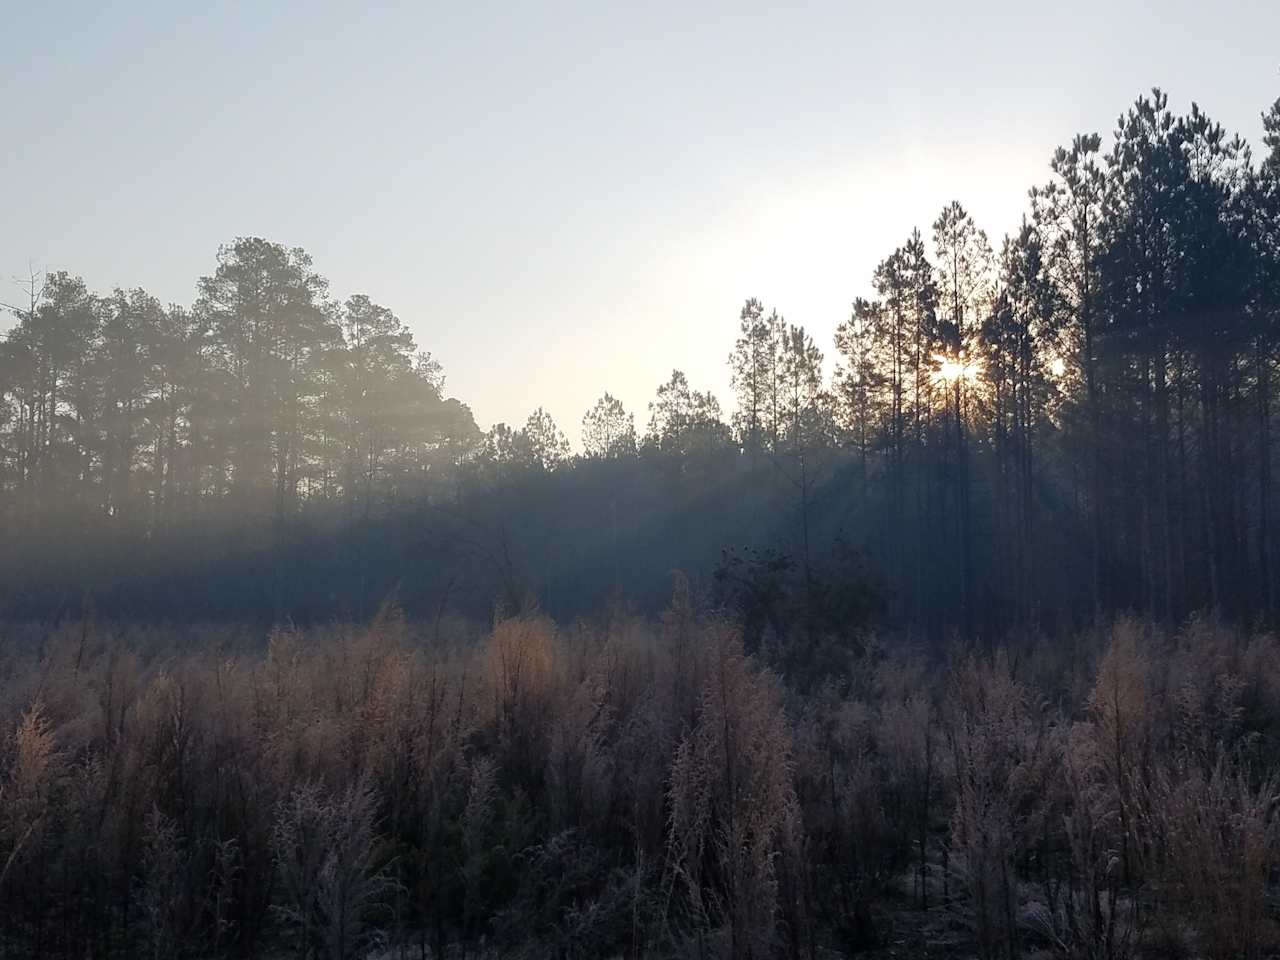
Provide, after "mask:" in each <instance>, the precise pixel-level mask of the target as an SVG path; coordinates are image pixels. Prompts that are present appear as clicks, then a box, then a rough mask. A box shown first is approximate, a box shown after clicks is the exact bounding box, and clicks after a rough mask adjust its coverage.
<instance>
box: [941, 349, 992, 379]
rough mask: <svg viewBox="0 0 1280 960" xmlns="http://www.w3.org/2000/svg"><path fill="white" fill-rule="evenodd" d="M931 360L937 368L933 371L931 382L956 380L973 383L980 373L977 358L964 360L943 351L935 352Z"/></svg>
mask: <svg viewBox="0 0 1280 960" xmlns="http://www.w3.org/2000/svg"><path fill="white" fill-rule="evenodd" d="M933 362H934V363H936V364H937V365H938V366H937V369H936V370H934V371H933V375H932V376H933V382H934V383H936V384H948V385H949V384H953V383H955V382H956V381H957V380H964V381H965V382H967V383H973V382H974V381H976V380H977V379H978V374H979V373H981V372H982V371H981V364H980V363H979V362H978V361H977V360H965V359H964V358H963V357H949V356H947V355H946V354H944V353H935V354H934V355H933Z"/></svg>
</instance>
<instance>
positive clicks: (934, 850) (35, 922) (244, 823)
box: [0, 587, 1280, 960]
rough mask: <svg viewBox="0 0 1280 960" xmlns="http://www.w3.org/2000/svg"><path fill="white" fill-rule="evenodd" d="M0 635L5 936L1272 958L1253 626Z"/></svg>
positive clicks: (679, 619)
mask: <svg viewBox="0 0 1280 960" xmlns="http://www.w3.org/2000/svg"><path fill="white" fill-rule="evenodd" d="M0 630H3V640H4V642H3V643H0V651H3V653H2V654H0V791H2V792H0V954H3V955H5V956H24V957H25V956H33V957H76V958H83V957H115V956H138V957H142V956H146V957H157V958H159V957H222V956H226V957H232V956H282V955H294V956H298V957H327V958H335V960H342V958H350V957H358V956H365V955H368V954H370V953H372V952H374V951H384V952H383V954H382V955H384V956H396V957H417V958H426V957H443V956H459V957H461V956H474V957H487V956H510V957H560V958H578V957H581V958H588V957H591V958H598V957H609V956H616V957H637V958H639V957H655V958H656V957H698V958H711V957H732V958H766V957H784V956H785V957H797V958H798V957H818V956H830V955H832V954H833V953H835V954H837V955H843V954H847V953H852V952H854V951H856V950H859V949H865V948H875V947H878V946H885V945H894V946H895V947H896V948H897V949H898V950H900V951H902V950H905V951H907V955H924V952H925V951H926V950H928V951H929V955H939V954H941V955H947V954H948V953H949V952H953V953H954V954H955V955H957V956H960V955H963V956H972V955H975V954H976V955H978V956H980V957H983V958H996V957H1010V958H1011V957H1016V956H1022V955H1029V954H1032V953H1037V954H1038V955H1043V956H1064V957H1106V958H1122V957H1138V956H1162V957H1163V956H1178V955H1181V956H1205V957H1224V958H1225V957H1257V956H1262V955H1265V954H1266V953H1267V952H1268V951H1270V950H1273V949H1275V948H1276V947H1277V946H1280V927H1278V926H1277V923H1276V921H1277V915H1276V911H1275V905H1274V903H1273V902H1272V900H1271V894H1272V893H1273V890H1274V885H1273V883H1272V881H1273V879H1274V877H1273V873H1274V870H1275V865H1276V864H1277V862H1280V813H1278V811H1277V798H1278V797H1280V786H1278V785H1277V781H1276V776H1275V773H1274V771H1275V770H1276V761H1277V733H1278V732H1280V671H1277V670H1276V669H1275V667H1274V665H1275V663H1276V662H1277V657H1278V656H1280V645H1278V643H1277V640H1276V639H1275V638H1274V637H1273V636H1271V635H1270V634H1255V635H1250V634H1248V633H1244V632H1240V631H1237V630H1234V629H1228V628H1226V627H1223V626H1220V625H1218V624H1217V623H1215V622H1213V621H1211V620H1195V621H1191V622H1189V623H1187V624H1186V625H1185V626H1184V627H1182V628H1181V629H1179V630H1177V631H1172V632H1166V631H1164V630H1163V629H1162V628H1158V627H1154V626H1151V625H1149V624H1146V623H1143V622H1137V621H1126V620H1121V621H1118V622H1116V623H1114V624H1113V625H1111V626H1109V627H1106V628H1099V629H1096V630H1094V631H1091V632H1088V633H1085V634H1082V635H1078V636H1076V637H1075V638H1074V639H1072V640H1070V641H1066V642H1063V641H1060V640H1055V641H1049V640H1046V639H1039V638H1037V637H1035V636H1026V637H1021V638H1018V639H1017V640H1016V642H1011V643H1010V645H1009V646H1007V647H1006V648H1003V649H999V650H986V649H975V648H968V647H956V648H955V649H952V650H951V651H949V652H948V653H946V654H945V655H942V654H932V655H929V654H926V653H925V652H923V651H914V650H912V649H911V648H910V647H909V646H905V645H901V644H894V645H888V644H886V643H882V642H880V641H878V640H877V639H876V638H875V637H872V636H866V637H864V638H863V642H862V643H861V644H859V645H857V646H856V647H854V646H852V645H851V646H849V647H848V648H847V649H846V652H845V654H844V659H843V662H842V663H841V664H840V668H839V669H835V668H832V669H827V670H825V671H824V673H823V675H822V677H820V678H815V677H807V678H806V679H805V682H804V683H803V684H794V683H791V682H789V677H790V674H791V672H792V669H793V668H792V666H790V664H791V663H792V662H793V659H794V646H795V644H796V643H799V642H800V640H799V639H795V640H793V641H792V642H791V643H790V644H783V643H779V642H775V641H776V638H774V637H773V635H772V630H771V629H770V628H768V627H766V628H764V630H763V631H762V635H761V637H760V640H759V642H758V643H755V644H754V645H753V649H754V651H755V652H754V653H751V654H748V653H746V652H744V646H743V639H742V633H741V630H740V628H739V627H737V626H736V625H734V624H733V623H731V622H729V621H727V620H726V619H725V618H724V617H723V616H721V615H720V614H718V613H717V612H715V610H714V609H712V608H711V607H710V606H708V605H706V604H704V603H702V602H700V601H699V600H697V599H696V598H692V597H691V596H690V593H689V591H688V590H687V589H685V588H683V587H679V588H678V589H677V591H676V595H675V598H674V600H673V602H672V604H671V606H670V608H669V609H668V610H667V612H666V613H665V614H664V615H663V616H662V617H660V618H658V619H657V620H642V619H636V618H628V617H626V616H623V615H618V616H615V617H613V618H612V619H609V620H605V621H602V622H600V623H596V624H588V623H581V622H579V623H575V624H573V625H571V626H557V625H556V624H555V623H553V622H552V621H550V620H549V619H547V618H545V617H543V616H540V615H538V614H536V613H527V614H524V615H521V616H516V617H511V618H508V619H502V620H499V621H498V622H497V623H496V624H495V625H494V626H493V628H492V629H491V630H488V631H470V630H469V628H466V627H465V626H464V625H463V624H461V623H447V622H446V623H444V624H440V623H435V624H432V623H425V624H420V623H418V622H416V621H409V620H407V619H405V618H404V617H403V616H401V615H399V614H398V613H397V612H396V611H395V610H394V609H390V608H388V609H386V610H384V611H383V612H382V613H381V614H380V615H379V616H378V617H377V618H375V619H374V620H373V621H372V622H371V623H369V624H364V625H359V624H335V625H331V626H328V627H324V628H313V629H310V630H308V631H307V632H306V633H305V634H304V633H303V632H301V631H298V630H296V629H291V628H289V627H280V628H277V629H275V630H274V631H273V632H271V634H270V636H269V637H268V638H266V640H265V643H264V642H263V639H262V638H260V637H255V636H253V635H252V634H251V633H249V632H247V631H246V632H244V633H243V634H236V633H235V632H234V631H232V630H230V629H229V628H226V627H221V628H217V629H216V630H214V631H206V632H202V631H200V630H199V629H198V628H183V631H184V632H182V633H179V632H178V631H176V630H168V631H166V630H165V629H163V628H155V627H142V626H138V625H132V626H131V625H129V624H120V625H111V624H106V623H94V622H93V621H91V620H81V621H69V622H64V623H61V624H57V625H44V624H25V625H9V626H6V627H3V628H0ZM779 651H784V652H785V654H786V655H785V656H783V655H780V654H779ZM823 662H824V663H830V662H832V658H831V657H830V655H828V656H827V657H826V659H824V661H823ZM802 691H803V692H802ZM900 955H901V954H900Z"/></svg>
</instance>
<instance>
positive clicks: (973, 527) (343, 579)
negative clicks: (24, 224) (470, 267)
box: [0, 91, 1280, 636]
mask: <svg viewBox="0 0 1280 960" xmlns="http://www.w3.org/2000/svg"><path fill="white" fill-rule="evenodd" d="M1263 123H1264V125H1265V126H1264V134H1265V136H1264V143H1265V145H1266V148H1267V151H1268V152H1267V153H1266V155H1265V156H1264V157H1263V159H1262V160H1261V162H1255V161H1254V159H1253V157H1252V155H1251V151H1250V149H1249V146H1248V145H1247V143H1246V142H1245V141H1243V140H1241V139H1240V138H1238V137H1229V136H1228V135H1227V134H1226V133H1225V132H1224V131H1223V129H1222V128H1221V127H1220V126H1219V125H1217V124H1215V123H1214V122H1213V121H1212V120H1210V119H1209V118H1208V117H1207V116H1206V115H1205V114H1204V113H1203V112H1202V111H1201V110H1199V109H1198V108H1196V107H1194V106H1193V107H1192V109H1191V111H1190V113H1189V114H1187V115H1181V116H1180V115H1176V114H1175V113H1173V112H1172V111H1171V110H1170V108H1169V104H1168V99H1167V97H1166V95H1165V94H1164V93H1161V92H1159V91H1155V92H1153V93H1152V94H1151V95H1150V96H1144V97H1142V98H1140V99H1138V100H1137V102H1136V103H1135V104H1134V105H1133V106H1132V107H1131V108H1130V109H1129V110H1128V111H1127V112H1126V113H1125V114H1124V115H1123V116H1121V117H1120V119H1119V122H1118V124H1117V127H1116V130H1115V134H1114V137H1113V139H1112V141H1111V143H1110V144H1109V145H1107V146H1104V144H1103V141H1102V138H1100V137H1099V136H1096V135H1081V136H1077V137H1075V138H1074V139H1073V140H1072V142H1071V145H1070V146H1069V147H1064V148H1060V149H1058V150H1056V151H1054V152H1053V155H1052V158H1051V161H1050V164H1049V176H1048V179H1047V181H1046V182H1045V183H1044V184H1043V185H1040V186H1037V187H1035V188H1034V189H1032V190H1031V191H1030V205H1029V209H1028V211H1027V213H1026V215H1025V218H1024V220H1023V222H1022V224H1021V226H1020V227H1019V229H1018V230H1017V231H1016V232H1015V233H1014V234H1013V235H1011V236H1007V237H1005V238H1004V240H1003V241H1002V242H1001V243H1000V244H999V249H998V250H996V249H995V248H994V247H993V245H992V244H991V242H990V241H989V240H988V238H987V236H986V235H985V234H984V233H983V231H982V230H980V229H979V228H978V227H977V225H976V224H975V223H974V221H973V219H972V218H971V217H970V216H969V215H968V214H967V213H966V211H965V209H964V208H963V207H962V206H961V205H960V204H958V203H953V204H950V205H949V206H947V207H946V208H945V209H944V210H942V211H941V213H940V214H939V216H938V218H937V220H936V221H935V222H934V223H933V224H932V225H931V226H930V227H929V229H928V231H927V232H922V231H921V230H919V229H917V230H913V231H912V232H911V233H910V234H909V235H908V236H907V238H906V240H905V241H904V242H903V243H902V245H901V246H899V247H898V248H897V249H895V250H893V251H891V252H890V253H889V254H888V255H887V256H886V257H885V258H884V260H883V261H882V262H881V263H880V264H878V265H877V266H876V267H875V270H874V272H873V274H872V285H873V289H874V292H875V295H874V297H873V298H871V299H865V298H859V299H857V300H855V301H854V302H853V304H852V309H851V312H850V315H849V317H848V318H847V320H846V321H845V322H843V323H842V324H841V326H840V327H839V329H838V332H837V334H836V337H835V342H834V344H831V345H820V344H818V343H815V342H814V341H813V339H812V337H811V336H810V335H809V334H808V333H806V331H805V330H804V329H803V328H800V327H798V326H795V325H792V324H789V323H787V322H786V320H785V319H784V317H783V316H782V315H781V314H780V313H779V312H778V310H776V309H774V308H773V307H771V306H768V305H765V304H762V303H761V302H759V301H758V300H755V299H751V300H747V301H746V303H745V305H744V306H743V308H742V311H741V335H740V336H739V338H738V339H737V341H736V343H733V344H726V348H727V349H729V363H730V364H731V366H732V373H733V380H732V383H733V388H734V393H735V396H734V403H733V405H732V408H731V409H728V410H724V409H722V408H721V406H720V404H719V401H718V400H717V398H716V397H714V396H712V395H711V394H709V393H706V392H703V391H700V390H698V389H696V385H694V384H690V383H688V381H687V379H686V377H685V376H684V375H683V374H682V373H681V372H680V371H674V372H673V373H672V375H671V377H670V379H669V380H668V381H667V382H665V383H663V384H661V385H660V386H659V387H658V388H657V391H656V395H655V397H654V399H653V402H652V403H650V404H649V410H648V417H647V423H641V424H637V423H636V420H635V414H634V413H632V412H628V411H627V410H625V409H624V408H623V406H622V404H621V403H620V402H619V401H617V400H616V399H614V398H613V397H611V396H610V395H609V394H608V393H605V394H604V395H603V396H602V397H601V399H600V401H599V402H598V403H597V404H596V405H595V406H594V407H592V409H591V410H589V411H587V412H586V413H585V415H584V417H583V420H582V424H581V448H580V449H581V452H580V453H578V454H577V455H574V454H571V452H570V445H569V443H568V441H567V440H566V437H565V435H564V433H563V432H562V428H561V427H559V426H557V425H556V424H555V423H554V422H553V421H552V419H551V418H550V417H549V416H548V415H547V414H546V413H545V412H543V411H542V410H541V409H539V410H536V411H534V413H532V414H531V415H530V416H529V419H528V421H527V422H526V423H525V424H524V425H523V426H519V427H513V426H509V425H507V424H497V425H495V426H494V427H493V428H492V429H491V430H489V431H488V432H487V433H482V432H481V431H480V430H479V429H477V427H476V424H475V422H474V420H473V418H472V416H471V415H470V413H469V410H468V408H467V407H466V405H465V404H464V403H461V402H459V401H458V400H454V399H451V398H447V397H446V394H445V391H444V377H443V373H442V371H441V369H440V367H439V366H438V364H437V363H436V362H434V361H433V360H432V357H431V355H430V354H429V353H425V352H421V351H420V350H419V349H418V346H417V345H416V344H415V342H414V339H413V337H412V335H411V334H410V332H409V330H408V328H407V327H406V325H405V323H404V322H403V321H402V320H401V319H400V318H398V317H397V316H396V315H395V314H394V313H393V312H392V311H391V310H389V309H388V308H386V307H384V306H381V305H379V304H378V303H376V302H375V301H373V300H371V299H370V298H369V297H367V296H363V295H356V296H351V297H349V298H347V299H346V300H339V299H337V298H335V297H333V296H332V295H331V294H330V293H329V290H328V286H327V283H326V281H325V280H324V279H323V278H322V277H321V276H320V275H319V274H318V273H317V272H316V271H315V269H314V267H313V265H312V262H311V259H310V258H309V257H308V255H307V254H306V253H305V252H303V251H302V250H298V249H290V248H287V247H285V246H282V245H280V244H276V243H272V242H268V241H266V240H262V239H255V238H245V239H240V240H237V241H235V242H233V243H231V244H229V245H227V246H225V247H223V248H221V249H220V250H219V252H218V257H217V261H216V264H215V266H214V270H213V272H212V273H211V274H210V275H209V276H206V277H203V278H201V279H200V280H199V282H198V285H197V289H198V296H197V299H196V300H195V302H194V303H193V304H192V305H191V306H190V307H181V306H176V305H169V306H166V305H164V304H161V303H159V302H158V301H157V300H156V299H155V298H154V297H151V296H149V295H148V294H147V293H146V292H145V291H143V290H116V291H114V292H112V293H110V294H105V295H104V294H95V293H92V292H91V291H89V290H87V289H86V287H85V285H84V283H83V282H81V281H80V280H79V279H77V278H76V277H74V276H72V275H70V274H67V273H61V272H59V273H50V274H47V275H39V276H32V277H31V278H30V279H29V282H27V283H26V284H25V290H24V298H25V299H23V302H22V303H18V304H14V305H13V313H14V316H15V320H16V322H15V323H14V325H13V326H12V328H11V329H10V330H9V331H8V333H7V335H6V336H5V337H4V342H3V354H2V355H0V520H2V522H3V527H4V529H5V530H6V531H8V532H9V535H8V536H7V537H5V538H4V540H5V543H4V547H3V560H2V562H3V571H4V574H5V576H4V583H5V587H4V590H3V598H2V602H3V605H4V606H3V609H5V610H7V611H8V612H9V613H10V614H11V615H49V614H56V613H57V612H59V611H66V610H69V609H77V610H78V609H81V608H82V607H83V606H84V605H85V604H86V603H87V602H91V603H93V604H95V605H96V606H97V608H99V609H102V610H104V611H111V612H115V613H118V614H121V615H124V614H128V615H133V616H159V615H163V616H179V615H182V616H187V617H190V616H233V617H246V616H257V617H261V618H266V619H270V618H274V617H279V616H285V615H287V616H291V617H294V618H296V619H297V620H299V621H300V622H302V621H306V622H311V621H315V620H316V619H323V618H325V617H331V616H334V615H355V616H368V615H370V614H371V613H372V611H373V610H374V609H376V607H377V606H378V604H379V603H380V602H381V600H382V599H383V598H384V597H386V596H387V595H389V594H390V593H391V592H392V591H393V590H396V589H397V588H399V591H400V593H399V595H400V597H401V602H402V603H404V604H405V605H406V608H407V609H408V610H409V611H410V612H412V613H414V614H420V615H436V614H437V613H439V612H440V611H446V612H448V613H454V612H457V613H459V614H465V615H481V616H483V615H486V613H487V612H489V611H491V610H492V608H493V605H494V603H495V602H497V603H499V604H501V605H502V606H503V607H504V608H505V609H509V610H518V609H524V608H525V607H526V606H527V604H528V603H529V602H530V601H534V602H537V603H539V604H540V605H541V607H542V609H544V610H547V611H549V612H551V613H553V614H555V615H557V616H561V617H567V616H573V615H577V614H581V613H588V612H592V611H598V610H600V609H601V608H602V607H603V605H604V604H605V603H607V602H608V598H610V597H611V596H619V595H620V596H626V597H628V598H630V600H631V601H632V602H634V603H637V604H640V605H641V606H642V608H643V609H646V610H650V611H652V610H656V609H657V608H659V607H660V606H661V604H662V603H663V602H664V600H665V598H666V597H667V595H668V594H669V589H670V571H671V570H672V569H673V568H680V569H684V570H686V571H688V572H689V573H690V574H691V575H693V576H695V578H698V579H699V580H700V581H705V582H711V580H712V578H713V575H714V572H715V570H716V569H717V567H719V568H720V573H721V574H722V577H721V578H720V582H728V581H732V582H739V581H741V580H743V579H744V578H746V579H753V578H754V579H757V580H758V579H762V578H763V579H764V580H768V581H771V582H772V581H776V580H778V579H779V578H781V580H783V581H785V582H784V583H783V587H785V588H786V589H787V590H789V591H791V592H792V593H795V592H797V591H799V592H804V593H806V594H810V595H811V594H813V592H814V584H815V582H817V581H819V580H825V581H827V582H841V581H842V580H844V579H847V577H848V576H850V575H853V574H851V573H850V570H849V558H850V556H851V555H852V554H857V555H858V556H859V557H860V558H861V560H860V561H859V563H858V564H857V568H858V571H857V574H856V575H857V576H859V577H862V578H863V579H866V578H867V577H868V576H870V577H871V578H872V579H873V580H874V581H875V583H874V589H875V590H876V591H878V592H879V594H880V595H881V596H882V597H883V601H884V602H883V609H884V612H885V615H886V616H887V617H888V619H889V622H891V623H893V624H896V625H899V626H903V627H907V628H910V629H912V630H914V631H916V632H921V633H925V634H928V635H930V636H940V635H944V634H945V633H946V632H948V631H960V632H961V633H963V634H965V635H966V636H975V635H983V636H999V635H1001V634H1002V633H1003V632H1005V631H1007V630H1009V629H1011V628H1016V627H1024V626H1028V625H1039V626H1044V627H1046V628H1049V629H1056V628H1059V627H1071V626H1077V625H1080V624H1082V623H1085V622H1090V621H1092V620H1093V619H1095V618H1096V617H1097V616H1098V615H1107V614H1111V613H1114V612H1117V611H1134V612H1138V613H1141V614H1143V615H1145V616H1149V617H1152V618H1154V619H1157V620H1159V621H1161V622H1164V623H1166V624H1172V623H1175V622H1177V621H1178V620H1180V619H1181V618H1183V617H1185V616H1186V615H1187V614H1188V613H1190V612H1191V611H1194V610H1198V609H1205V608H1208V609H1215V610H1219V611H1221V612H1223V613H1224V614H1226V615H1229V616H1231V617H1235V618H1240V619H1244V620H1251V619H1255V618H1262V619H1266V620H1269V619H1270V617H1271V616H1272V614H1273V611H1274V606H1275V596H1276V579H1277V575H1278V571H1277V569H1276V567H1277V563H1276V560H1275V559H1274V558H1273V553H1274V546H1273V545H1274V542H1275V539H1276V518H1275V516H1274V514H1275V510H1274V509H1273V505H1272V502H1271V501H1272V496H1271V494H1272V486H1273V482H1272V474H1273V459H1274V452H1273V450H1272V443H1271V434H1272V426H1273V423H1272V421H1273V419H1274V417H1275V415H1276V414H1275V410H1274V409H1273V407H1274V406H1275V404H1274V402H1273V399H1272V394H1273V392H1274V389H1275V363H1276V354H1277V348H1278V346H1280V332H1278V331H1280V328H1278V327H1277V323H1278V319H1280V213H1278V212H1277V211H1278V210H1280V107H1272V109H1271V110H1270V111H1269V112H1268V113H1267V114H1266V115H1265V116H1264V118H1263ZM827 346H829V347H830V348H832V349H833V350H834V360H835V363H834V365H833V366H834V373H833V375H832V376H831V377H830V378H824V377H823V363H824V358H823V349H824V347H827ZM693 518H696V522H691V521H692V519H693ZM725 550H729V551H731V552H730V553H728V554H722V551H725ZM726 577H727V578H728V580H726ZM157 598H172V600H173V601H175V602H174V603H173V604H168V603H167V600H165V599H160V600H158V599H157Z"/></svg>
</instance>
